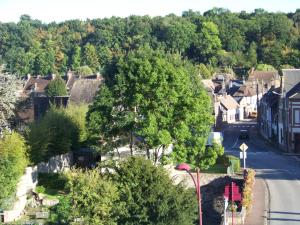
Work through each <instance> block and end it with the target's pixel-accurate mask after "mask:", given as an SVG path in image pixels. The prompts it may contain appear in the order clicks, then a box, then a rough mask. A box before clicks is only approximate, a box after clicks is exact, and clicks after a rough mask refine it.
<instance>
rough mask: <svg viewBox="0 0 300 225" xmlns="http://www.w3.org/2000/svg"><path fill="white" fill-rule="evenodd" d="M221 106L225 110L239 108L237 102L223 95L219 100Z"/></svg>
mask: <svg viewBox="0 0 300 225" xmlns="http://www.w3.org/2000/svg"><path fill="white" fill-rule="evenodd" d="M220 103H221V105H222V106H223V107H224V108H226V109H227V110H230V109H237V108H239V106H240V105H239V104H238V103H237V101H236V100H235V99H234V98H233V97H231V96H230V95H225V96H223V97H222V98H221V100H220Z"/></svg>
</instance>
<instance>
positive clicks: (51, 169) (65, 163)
mask: <svg viewBox="0 0 300 225" xmlns="http://www.w3.org/2000/svg"><path fill="white" fill-rule="evenodd" d="M72 165H73V153H72V152H70V153H67V154H64V155H58V156H55V157H52V158H50V159H49V161H48V162H42V163H39V164H38V165H37V166H33V167H27V168H26V170H25V174H24V175H23V176H22V177H21V178H20V181H19V183H18V185H17V191H16V202H15V203H14V205H13V207H12V209H11V210H7V211H4V212H3V214H2V220H3V222H5V223H8V222H13V221H15V220H17V219H18V218H19V217H20V216H22V214H23V211H24V209H25V206H26V201H27V193H30V192H31V191H32V190H34V189H35V187H36V185H37V182H38V173H58V172H62V171H64V170H66V169H69V168H70V167H71V166H72ZM0 222H1V220H0Z"/></svg>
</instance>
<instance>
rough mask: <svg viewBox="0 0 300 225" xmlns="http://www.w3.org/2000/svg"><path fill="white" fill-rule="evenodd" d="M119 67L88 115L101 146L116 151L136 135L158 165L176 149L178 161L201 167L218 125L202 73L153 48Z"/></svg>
mask: <svg viewBox="0 0 300 225" xmlns="http://www.w3.org/2000/svg"><path fill="white" fill-rule="evenodd" d="M114 68H116V70H117V71H116V72H115V74H112V75H111V77H110V79H107V80H106V84H105V85H103V86H102V87H101V88H100V90H99V93H98V95H97V96H96V98H95V101H94V103H93V105H91V107H90V109H89V112H88V116H87V120H88V129H89V132H90V135H91V136H92V137H93V139H94V140H96V141H97V143H98V145H100V146H102V147H104V146H110V147H111V146H113V145H111V144H109V143H110V142H111V141H112V140H118V139H120V137H122V136H127V137H128V136H130V134H132V133H134V134H135V135H136V136H138V137H140V139H141V140H142V141H141V143H143V147H142V148H143V149H146V152H147V155H148V157H151V158H153V159H154V161H157V160H158V156H159V155H160V153H162V154H164V151H165V149H166V147H168V146H169V145H170V144H173V145H174V150H173V156H174V159H175V160H176V161H180V162H183V161H185V162H190V163H192V164H198V163H199V162H200V161H201V160H202V159H203V157H204V156H205V154H204V153H205V144H206V139H207V136H208V132H209V131H210V126H211V124H212V122H213V121H212V116H211V108H210V105H211V103H210V99H209V97H208V95H207V94H206V92H205V90H204V89H203V88H202V86H201V85H200V80H199V77H198V76H197V73H196V72H195V71H196V70H193V69H194V68H193V69H190V67H189V65H188V64H187V63H185V62H183V61H181V59H180V57H178V56H176V55H170V54H164V53H163V52H161V51H153V50H151V49H149V48H144V49H139V50H137V51H134V52H130V53H128V55H127V56H121V57H120V58H118V59H117V60H116V64H114ZM128 142H129V141H128ZM150 149H152V150H153V152H151V151H150ZM151 153H153V154H151Z"/></svg>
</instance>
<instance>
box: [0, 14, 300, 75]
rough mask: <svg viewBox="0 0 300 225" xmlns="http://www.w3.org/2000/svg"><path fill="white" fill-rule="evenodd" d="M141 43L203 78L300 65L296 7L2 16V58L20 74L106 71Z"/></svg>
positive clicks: (299, 24) (299, 16) (9, 68)
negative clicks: (7, 19) (58, 18)
mask: <svg viewBox="0 0 300 225" xmlns="http://www.w3.org/2000/svg"><path fill="white" fill-rule="evenodd" d="M143 46H148V47H149V46H150V47H151V48H152V49H162V50H164V51H166V52H170V53H175V54H179V55H180V56H181V57H182V58H183V59H188V60H190V61H191V62H193V63H194V65H196V66H198V68H199V69H200V70H201V71H202V74H203V76H204V77H209V76H210V75H211V72H212V71H214V70H216V68H219V69H220V68H221V69H231V68H232V69H233V70H234V71H235V72H237V73H240V74H242V73H245V71H246V70H247V69H249V68H250V67H253V66H256V65H257V64H258V63H260V64H261V63H263V64H270V65H272V66H273V67H275V68H280V67H281V66H285V67H300V9H297V10H296V11H295V13H288V14H285V13H270V12H266V11H264V10H263V9H256V10H255V11H254V12H253V13H247V12H245V11H242V12H240V13H233V12H230V11H229V10H227V9H223V8H213V9H211V10H209V11H207V12H205V13H203V14H201V13H199V12H196V11H192V10H189V11H184V12H183V13H182V16H176V15H174V14H170V15H167V16H164V17H153V18H152V17H149V16H129V17H127V18H119V17H111V18H104V19H91V20H86V21H81V20H69V21H65V22H62V23H56V22H52V23H49V24H45V23H43V22H41V21H39V20H35V19H31V17H30V16H28V15H22V16H21V17H20V20H19V22H18V23H0V64H5V65H6V67H5V68H6V71H7V72H10V73H14V74H17V75H18V76H25V75H26V74H28V73H30V74H35V75H36V74H41V75H47V74H50V73H60V74H63V73H65V72H66V71H67V70H68V69H71V70H73V71H77V72H82V73H84V72H86V73H91V72H93V73H95V72H105V71H104V70H106V69H107V65H109V64H110V63H111V62H112V61H113V60H114V58H115V57H116V56H120V55H123V54H127V53H128V52H129V51H131V50H134V49H137V48H141V47H143Z"/></svg>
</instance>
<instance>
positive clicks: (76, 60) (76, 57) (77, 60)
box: [71, 45, 81, 71]
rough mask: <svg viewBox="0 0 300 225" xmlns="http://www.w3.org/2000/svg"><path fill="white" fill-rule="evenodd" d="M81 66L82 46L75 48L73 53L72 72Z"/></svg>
mask: <svg viewBox="0 0 300 225" xmlns="http://www.w3.org/2000/svg"><path fill="white" fill-rule="evenodd" d="M80 65H81V48H80V46H77V45H76V46H75V47H74V49H73V51H72V56H71V67H72V70H75V71H76V70H77V69H78V67H80Z"/></svg>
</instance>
